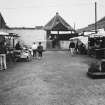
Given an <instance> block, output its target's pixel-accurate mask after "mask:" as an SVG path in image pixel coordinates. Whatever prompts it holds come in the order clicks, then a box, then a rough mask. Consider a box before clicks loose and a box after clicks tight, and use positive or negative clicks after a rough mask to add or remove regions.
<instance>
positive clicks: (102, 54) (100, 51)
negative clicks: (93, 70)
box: [95, 48, 105, 59]
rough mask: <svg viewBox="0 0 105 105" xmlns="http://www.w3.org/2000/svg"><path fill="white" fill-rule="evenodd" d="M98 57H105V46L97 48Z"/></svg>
mask: <svg viewBox="0 0 105 105" xmlns="http://www.w3.org/2000/svg"><path fill="white" fill-rule="evenodd" d="M95 53H96V58H99V59H102V58H105V48H100V49H95Z"/></svg>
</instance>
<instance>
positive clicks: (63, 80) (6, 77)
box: [0, 51, 105, 105]
mask: <svg viewBox="0 0 105 105" xmlns="http://www.w3.org/2000/svg"><path fill="white" fill-rule="evenodd" d="M93 60H94V59H92V58H89V57H87V56H84V55H75V56H73V57H72V56H69V55H68V52H67V51H47V52H44V57H43V59H41V60H35V59H34V60H32V61H30V62H17V63H12V64H10V65H8V69H7V70H5V71H0V105H105V80H104V79H90V78H88V77H87V76H86V72H87V70H88V64H89V63H91V62H93Z"/></svg>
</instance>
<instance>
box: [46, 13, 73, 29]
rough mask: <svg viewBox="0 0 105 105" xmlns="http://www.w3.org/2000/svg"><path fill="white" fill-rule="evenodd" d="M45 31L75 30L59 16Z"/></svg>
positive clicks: (52, 20) (49, 23) (55, 17)
mask: <svg viewBox="0 0 105 105" xmlns="http://www.w3.org/2000/svg"><path fill="white" fill-rule="evenodd" d="M44 29H45V30H53V31H70V30H73V28H72V27H71V26H70V25H69V24H68V23H67V22H66V21H65V20H64V19H63V18H62V17H61V16H60V15H59V13H58V12H57V13H56V15H55V16H54V17H53V18H52V19H51V20H50V21H49V22H48V23H47V24H46V25H45V26H44Z"/></svg>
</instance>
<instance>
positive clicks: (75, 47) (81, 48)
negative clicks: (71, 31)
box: [69, 40, 87, 55]
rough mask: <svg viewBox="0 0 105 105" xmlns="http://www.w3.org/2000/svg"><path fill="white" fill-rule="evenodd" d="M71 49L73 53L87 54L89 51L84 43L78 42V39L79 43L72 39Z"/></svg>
mask: <svg viewBox="0 0 105 105" xmlns="http://www.w3.org/2000/svg"><path fill="white" fill-rule="evenodd" d="M69 51H70V54H71V55H74V54H76V53H80V54H86V52H87V51H86V47H85V45H84V44H83V43H81V44H78V41H77V43H75V42H74V41H73V40H71V41H70V44H69Z"/></svg>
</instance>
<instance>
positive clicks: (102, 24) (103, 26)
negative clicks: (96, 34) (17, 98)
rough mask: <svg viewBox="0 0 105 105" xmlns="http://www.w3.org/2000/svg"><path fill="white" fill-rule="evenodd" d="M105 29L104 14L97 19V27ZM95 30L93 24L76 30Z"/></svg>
mask: <svg viewBox="0 0 105 105" xmlns="http://www.w3.org/2000/svg"><path fill="white" fill-rule="evenodd" d="M102 28H104V29H105V16H104V17H103V18H101V19H100V20H99V21H97V29H102ZM93 30H95V24H90V25H88V26H87V27H84V28H81V29H79V30H78V32H83V31H93Z"/></svg>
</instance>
